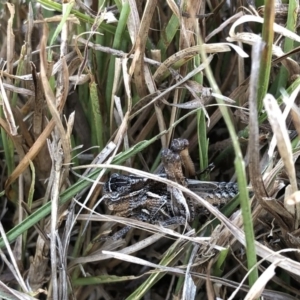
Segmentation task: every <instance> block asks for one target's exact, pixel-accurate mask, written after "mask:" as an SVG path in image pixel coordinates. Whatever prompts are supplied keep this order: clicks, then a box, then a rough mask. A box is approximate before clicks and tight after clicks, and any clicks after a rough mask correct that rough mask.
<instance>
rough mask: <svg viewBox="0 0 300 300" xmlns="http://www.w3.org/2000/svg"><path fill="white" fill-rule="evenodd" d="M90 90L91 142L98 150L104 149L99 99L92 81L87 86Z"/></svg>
mask: <svg viewBox="0 0 300 300" xmlns="http://www.w3.org/2000/svg"><path fill="white" fill-rule="evenodd" d="M89 88H90V100H91V108H92V109H91V114H92V118H93V121H92V124H91V125H92V127H93V130H92V133H94V137H92V141H94V142H95V143H96V145H97V146H99V149H103V148H104V139H103V134H104V132H105V130H104V128H103V119H102V114H101V109H100V105H99V98H98V91H97V85H96V83H95V81H92V82H91V83H90V84H89Z"/></svg>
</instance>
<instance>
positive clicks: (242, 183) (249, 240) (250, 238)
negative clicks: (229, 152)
mask: <svg viewBox="0 0 300 300" xmlns="http://www.w3.org/2000/svg"><path fill="white" fill-rule="evenodd" d="M199 38H201V37H199ZM200 53H201V57H202V60H203V61H204V62H205V61H206V59H207V56H206V53H205V52H204V50H203V48H200ZM205 71H206V75H207V79H208V81H209V83H210V87H211V88H212V89H213V91H214V93H215V94H217V95H220V96H221V92H220V90H219V87H218V85H217V83H216V81H215V79H214V77H213V73H212V71H211V68H210V66H209V65H208V66H207V67H206V68H205ZM216 100H217V102H218V104H220V106H219V109H220V111H221V113H222V116H223V118H224V121H225V123H226V126H227V128H228V131H229V134H230V137H231V140H232V144H233V148H234V151H235V160H234V165H235V170H236V174H237V181H238V187H239V192H240V202H241V209H242V216H243V223H244V230H245V235H246V253H247V266H248V269H251V268H253V271H252V272H251V273H250V274H249V285H250V286H252V285H253V284H254V283H255V281H256V280H257V278H258V269H257V267H256V263H257V260H256V251H255V237H254V231H253V223H252V215H251V208H250V202H249V192H248V190H247V180H246V171H245V165H244V161H243V156H242V152H241V148H240V145H239V141H238V136H237V134H236V132H235V129H234V125H233V123H232V121H231V118H230V115H229V112H228V109H227V107H226V105H225V102H224V101H223V100H222V99H221V97H217V98H216Z"/></svg>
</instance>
